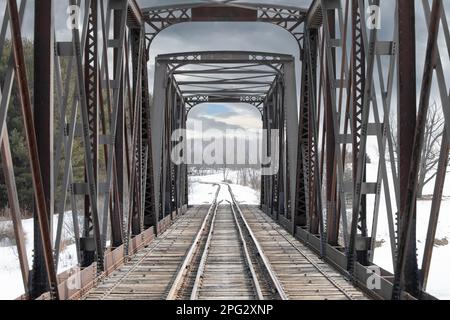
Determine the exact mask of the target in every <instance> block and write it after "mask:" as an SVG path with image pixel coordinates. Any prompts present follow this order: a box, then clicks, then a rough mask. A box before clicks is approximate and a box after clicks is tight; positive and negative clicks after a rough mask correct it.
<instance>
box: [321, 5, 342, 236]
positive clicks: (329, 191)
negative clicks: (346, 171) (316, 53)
mask: <svg viewBox="0 0 450 320" xmlns="http://www.w3.org/2000/svg"><path fill="white" fill-rule="evenodd" d="M328 26H329V33H330V37H331V38H335V36H336V27H335V26H336V14H335V12H331V11H330V12H329V13H328ZM322 41H325V39H323V40H322ZM328 45H330V44H328ZM332 58H333V66H332V68H333V69H334V70H333V71H332V74H336V50H335V49H334V48H332ZM325 68H326V70H327V71H326V72H325V82H326V85H325V99H324V102H325V109H326V110H325V119H326V168H327V170H326V171H327V177H326V197H327V217H328V218H327V221H328V228H327V237H328V243H330V244H337V241H338V234H339V230H338V229H339V218H338V217H339V213H338V212H339V209H338V208H337V207H336V183H334V180H335V179H336V178H335V177H336V174H337V170H336V169H337V168H336V161H335V156H336V136H335V130H334V121H333V113H334V112H337V110H333V103H332V97H331V95H332V94H335V93H334V92H332V91H331V85H332V83H333V82H334V81H335V79H330V76H329V75H330V71H328V69H329V68H330V65H329V64H326V66H325Z"/></svg>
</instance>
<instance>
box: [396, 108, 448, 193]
mask: <svg viewBox="0 0 450 320" xmlns="http://www.w3.org/2000/svg"><path fill="white" fill-rule="evenodd" d="M391 119H392V117H391ZM444 124H445V122H444V117H443V115H442V112H441V110H440V108H439V107H438V105H437V104H436V102H434V103H433V104H432V105H431V106H430V108H429V111H428V116H427V122H426V126H425V132H424V145H423V149H422V156H421V163H420V168H419V180H418V185H417V197H418V198H422V197H423V189H424V187H425V186H426V185H427V184H428V183H429V182H430V181H431V180H433V179H434V178H435V177H436V168H437V165H438V162H439V154H440V148H441V140H442V134H443V131H444ZM391 136H392V143H393V147H394V156H395V161H398V147H399V146H398V136H397V125H396V123H395V121H391Z"/></svg>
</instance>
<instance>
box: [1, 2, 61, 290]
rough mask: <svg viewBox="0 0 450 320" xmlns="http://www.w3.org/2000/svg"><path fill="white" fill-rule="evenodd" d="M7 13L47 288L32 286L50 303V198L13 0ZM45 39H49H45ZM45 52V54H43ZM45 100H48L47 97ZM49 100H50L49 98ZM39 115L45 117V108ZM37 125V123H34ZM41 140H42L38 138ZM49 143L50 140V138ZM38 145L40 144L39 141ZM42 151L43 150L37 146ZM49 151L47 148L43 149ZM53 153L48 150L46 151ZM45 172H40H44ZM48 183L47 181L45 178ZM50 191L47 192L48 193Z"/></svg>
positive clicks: (46, 27) (45, 26)
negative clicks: (42, 169) (46, 293)
mask: <svg viewBox="0 0 450 320" xmlns="http://www.w3.org/2000/svg"><path fill="white" fill-rule="evenodd" d="M43 7H45V8H46V9H47V11H45V10H44V12H46V13H47V14H48V12H52V11H51V9H52V2H51V1H47V2H46V3H45V6H44V5H42V6H39V8H37V5H36V8H35V11H36V12H37V15H36V16H37V19H36V21H37V27H38V28H39V29H40V28H41V27H42V31H43V32H44V31H46V32H44V35H43V38H44V41H45V39H46V40H47V41H49V43H50V49H49V48H47V49H46V48H45V47H44V48H43V49H42V51H40V52H39V55H38V56H37V59H38V62H39V63H41V61H40V57H41V55H42V59H43V60H44V59H50V60H49V61H47V62H45V61H43V62H42V63H43V64H44V66H47V68H50V69H49V70H48V72H49V73H50V74H51V75H52V74H53V72H52V60H51V59H52V58H51V56H53V54H52V51H51V49H52V46H51V41H52V36H51V35H52V21H51V20H50V21H49V19H48V17H47V20H45V21H44V20H41V18H43V15H44V13H43V12H42V11H38V9H40V10H43ZM8 12H9V17H10V19H11V38H12V47H13V54H14V69H15V72H16V76H17V80H18V81H17V84H18V89H19V93H20V102H21V107H22V115H23V121H24V128H25V133H26V141H27V147H28V151H29V157H30V167H31V173H32V181H33V189H34V195H35V202H36V211H35V212H36V215H37V218H38V219H37V221H38V224H39V233H40V236H41V238H40V239H39V240H41V242H40V245H41V246H42V247H41V248H42V252H41V256H42V257H43V259H42V260H43V263H44V265H45V268H46V269H45V270H46V272H47V274H46V276H47V277H46V278H45V279H46V281H48V286H45V285H44V283H41V282H40V281H42V280H43V277H42V276H38V277H37V278H36V279H37V280H38V281H36V282H34V283H37V287H36V291H35V294H39V293H40V292H41V291H42V290H46V289H47V288H48V289H49V290H50V294H51V297H52V298H53V299H58V298H59V295H58V287H57V286H58V281H57V277H56V270H55V264H54V261H53V253H52V239H51V229H50V224H49V221H48V219H49V215H48V212H49V211H48V209H47V202H49V201H50V199H51V194H49V192H48V191H49V189H45V186H44V181H43V180H44V179H43V177H42V172H41V165H40V155H39V154H40V152H39V151H40V150H39V146H38V139H37V137H36V131H37V130H36V127H35V123H34V121H33V114H32V105H31V97H30V92H29V90H28V81H27V74H26V65H25V57H24V51H23V45H22V32H21V29H20V21H19V13H18V10H17V3H16V1H15V0H9V1H8ZM47 37H49V38H47ZM47 50H48V51H47ZM51 75H48V76H49V78H48V79H50V80H51V79H52V78H51ZM51 85H52V83H51V82H49V83H47V86H48V87H45V86H43V87H38V90H42V93H43V94H44V92H43V91H44V89H45V90H51V88H52V87H51ZM49 94H50V95H51V96H53V92H47V95H49ZM47 99H49V97H47ZM50 99H51V98H50ZM47 102H48V103H49V104H50V105H49V106H47V107H46V108H47V112H49V113H50V112H51V111H52V109H51V100H47ZM43 113H45V108H44V111H43ZM49 113H48V114H47V117H48V119H47V120H46V121H50V120H51V119H52V117H51V115H50V114H49ZM40 120H42V121H45V119H40ZM38 124H40V121H39V122H38ZM47 130H49V131H50V134H53V132H52V130H51V127H50V129H49V128H47ZM42 139H44V138H43V137H42ZM50 139H51V138H50ZM41 142H42V141H41ZM46 142H47V143H48V144H50V143H51V140H50V141H49V140H47V141H46ZM41 147H42V148H43V146H41ZM47 148H48V149H49V147H48V146H47ZM48 149H47V150H48ZM50 151H51V152H52V151H53V150H52V149H51V150H50ZM49 156H50V157H51V156H52V153H50V155H47V157H49ZM45 169H46V168H44V170H45ZM52 169H53V168H51V167H50V171H49V172H45V171H44V172H45V173H47V174H48V175H49V176H50V177H51V171H52ZM47 179H48V177H47ZM51 183H52V179H50V181H48V180H47V181H46V184H45V185H46V186H47V188H48V186H50V187H51ZM50 191H51V189H50Z"/></svg>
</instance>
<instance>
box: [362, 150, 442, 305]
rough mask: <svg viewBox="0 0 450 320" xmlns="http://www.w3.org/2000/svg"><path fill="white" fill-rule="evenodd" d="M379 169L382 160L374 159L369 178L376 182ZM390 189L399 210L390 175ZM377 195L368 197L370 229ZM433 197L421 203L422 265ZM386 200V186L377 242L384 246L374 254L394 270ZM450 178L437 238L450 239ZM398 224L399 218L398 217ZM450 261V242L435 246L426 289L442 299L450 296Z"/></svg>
mask: <svg viewBox="0 0 450 320" xmlns="http://www.w3.org/2000/svg"><path fill="white" fill-rule="evenodd" d="M370 158H371V159H376V158H377V156H371V157H370ZM387 170H388V175H389V174H390V172H391V171H390V170H391V168H390V167H389V164H388V167H387ZM377 172H378V162H376V161H373V162H372V163H371V164H368V165H367V181H368V182H376V180H377V179H376V178H377ZM389 180H390V181H389V189H390V190H389V191H390V198H391V202H392V205H393V212H394V213H395V212H396V210H397V209H396V204H395V195H394V187H393V186H394V185H393V182H392V181H391V179H390V178H389ZM433 189H434V180H432V181H430V182H429V183H428V184H427V185H426V186H425V187H424V195H431V194H433ZM373 199H374V197H373V196H368V200H367V219H368V228H369V231H370V228H371V221H372V216H373V214H372V213H373V204H374V201H373ZM431 204H432V201H431V200H418V202H417V228H416V234H417V258H418V263H419V268H421V263H422V258H423V252H424V247H425V241H426V234H427V230H428V221H429V217H430V212H431ZM386 212H387V210H386V201H385V194H384V188H382V193H381V202H380V212H379V223H378V229H377V237H376V238H377V241H382V244H381V247H379V248H376V249H375V253H374V263H375V264H377V265H379V266H380V267H382V268H384V269H386V270H388V271H390V272H392V271H393V264H392V253H391V248H390V240H389V239H390V238H389V229H388V222H387V221H388V220H387V214H386ZM449 212H450V179H448V177H447V179H446V182H445V186H444V195H443V199H442V204H441V209H440V214H439V222H438V226H437V231H436V237H435V238H436V239H439V240H442V239H447V240H449V241H450V215H449V214H448V213H449ZM394 223H395V220H394ZM449 262H450V245H444V246H436V245H435V246H434V249H433V256H432V260H431V268H430V273H429V277H428V284H427V288H426V291H427V292H428V293H430V294H431V295H434V296H435V297H437V298H439V299H445V300H447V299H450V276H449V275H448V270H447V269H448V265H449Z"/></svg>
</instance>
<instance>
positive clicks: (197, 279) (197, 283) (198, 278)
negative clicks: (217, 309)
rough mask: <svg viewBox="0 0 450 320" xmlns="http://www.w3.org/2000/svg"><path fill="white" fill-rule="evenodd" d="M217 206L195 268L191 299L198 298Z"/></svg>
mask: <svg viewBox="0 0 450 320" xmlns="http://www.w3.org/2000/svg"><path fill="white" fill-rule="evenodd" d="M219 204H220V202H219ZM217 207H218V206H215V208H214V214H213V216H212V219H211V228H209V233H208V238H207V239H206V243H205V248H204V250H203V254H202V258H201V259H200V264H199V267H198V270H197V275H196V277H195V282H194V286H193V288H192V292H191V300H197V299H198V291H199V288H200V282H201V279H202V278H203V274H204V272H205V266H206V260H207V259H208V254H209V248H210V246H211V239H212V235H213V233H214V225H215V222H216V216H217Z"/></svg>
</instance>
